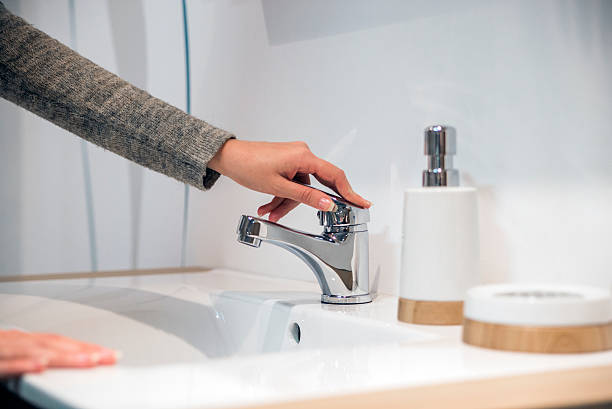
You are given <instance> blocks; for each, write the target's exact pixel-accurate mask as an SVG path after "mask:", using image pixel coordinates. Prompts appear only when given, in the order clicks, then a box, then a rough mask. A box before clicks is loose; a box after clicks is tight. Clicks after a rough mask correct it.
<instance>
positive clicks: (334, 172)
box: [314, 157, 372, 208]
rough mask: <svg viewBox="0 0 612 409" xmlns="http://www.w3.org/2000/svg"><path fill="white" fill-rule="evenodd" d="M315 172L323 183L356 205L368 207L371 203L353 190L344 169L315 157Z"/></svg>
mask: <svg viewBox="0 0 612 409" xmlns="http://www.w3.org/2000/svg"><path fill="white" fill-rule="evenodd" d="M315 162H316V164H315V169H316V171H315V173H314V176H315V177H316V178H317V180H318V181H319V182H321V183H322V184H323V185H325V186H327V187H329V188H330V189H333V190H335V191H336V192H338V193H339V194H340V196H342V197H343V198H345V199H346V200H348V201H349V202H352V203H354V204H356V205H358V206H361V207H365V208H369V207H370V206H372V203H371V202H369V201H368V200H366V199H364V198H363V197H361V196H359V195H358V194H357V193H355V192H354V191H353V188H352V187H351V185H350V183H349V181H348V179H347V177H346V175H345V173H344V171H343V170H342V169H340V168H338V167H336V166H334V165H332V164H331V163H329V162H327V161H325V160H323V159H320V158H316V157H315Z"/></svg>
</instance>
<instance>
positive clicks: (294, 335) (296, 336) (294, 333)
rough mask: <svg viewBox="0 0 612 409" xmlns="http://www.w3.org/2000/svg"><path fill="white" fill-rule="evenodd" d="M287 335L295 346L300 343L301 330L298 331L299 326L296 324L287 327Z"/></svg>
mask: <svg viewBox="0 0 612 409" xmlns="http://www.w3.org/2000/svg"><path fill="white" fill-rule="evenodd" d="M289 334H290V335H291V339H292V340H293V341H294V342H295V343H296V344H299V343H300V340H301V339H302V330H301V329H300V326H299V325H298V323H297V322H294V323H293V324H291V326H290V327H289Z"/></svg>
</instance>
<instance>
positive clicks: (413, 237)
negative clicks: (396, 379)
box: [398, 125, 480, 325]
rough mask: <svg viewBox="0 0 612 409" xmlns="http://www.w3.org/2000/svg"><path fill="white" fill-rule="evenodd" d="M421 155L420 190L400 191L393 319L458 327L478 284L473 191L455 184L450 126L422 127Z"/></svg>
mask: <svg viewBox="0 0 612 409" xmlns="http://www.w3.org/2000/svg"><path fill="white" fill-rule="evenodd" d="M424 153H425V156H426V158H427V168H426V169H425V170H423V177H422V181H423V182H422V187H419V188H412V189H407V190H406V191H405V192H404V220H403V237H402V261H401V271H400V280H399V295H400V297H399V305H398V319H399V320H400V321H404V322H409V323H414V324H429V325H459V324H461V322H462V320H463V300H464V298H465V295H466V292H467V290H468V289H469V288H471V287H473V286H475V285H478V284H479V282H480V274H479V239H478V207H477V196H476V189H475V188H472V187H463V186H459V171H458V170H457V169H455V168H454V167H453V156H454V155H456V153H457V136H456V131H455V129H454V128H452V127H449V126H444V125H433V126H429V127H427V128H425V132H424Z"/></svg>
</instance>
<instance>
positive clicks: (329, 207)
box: [319, 197, 336, 212]
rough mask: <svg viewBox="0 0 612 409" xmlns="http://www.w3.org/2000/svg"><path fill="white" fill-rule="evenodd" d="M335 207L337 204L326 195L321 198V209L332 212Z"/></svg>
mask: <svg viewBox="0 0 612 409" xmlns="http://www.w3.org/2000/svg"><path fill="white" fill-rule="evenodd" d="M334 207H336V205H335V204H334V203H333V202H332V201H331V200H329V199H328V198H326V197H322V198H321V199H320V200H319V209H321V210H323V211H326V212H331V211H333V210H334Z"/></svg>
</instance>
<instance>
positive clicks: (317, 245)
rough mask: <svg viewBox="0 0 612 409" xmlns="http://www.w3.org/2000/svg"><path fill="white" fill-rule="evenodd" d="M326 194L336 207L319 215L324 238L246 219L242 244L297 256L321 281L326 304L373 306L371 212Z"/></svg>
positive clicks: (242, 225)
mask: <svg viewBox="0 0 612 409" xmlns="http://www.w3.org/2000/svg"><path fill="white" fill-rule="evenodd" d="M309 187H310V188H312V187H311V186H309ZM312 189H314V188H312ZM325 193H326V194H327V195H329V196H330V197H331V199H332V201H333V202H334V204H335V208H334V210H333V211H330V212H322V211H319V212H318V213H317V215H318V216H319V222H320V224H321V225H322V226H323V233H321V234H320V235H316V234H310V233H305V232H302V231H299V230H294V229H291V228H289V227H285V226H282V225H280V224H278V223H274V222H271V221H268V220H264V219H261V218H259V217H253V216H246V215H243V216H242V217H241V218H240V223H239V224H238V229H237V233H238V241H239V242H240V243H243V244H246V245H249V246H253V247H259V246H260V245H261V242H262V241H265V242H268V243H270V244H274V245H276V246H279V247H282V248H284V249H285V250H288V251H290V252H291V253H293V254H295V255H296V256H298V257H299V258H300V259H301V260H302V261H304V262H305V263H306V264H307V265H308V267H310V269H311V270H312V272H313V273H314V275H315V277H316V278H317V281H318V282H319V286H320V287H321V292H322V293H323V294H322V295H321V301H322V302H324V303H328V304H362V303H368V302H370V301H372V296H371V295H370V292H369V287H370V278H369V274H368V268H369V265H368V253H369V243H368V226H367V224H366V223H367V222H369V221H370V212H369V210H368V209H363V208H361V207H359V206H357V205H354V204H352V203H349V202H347V201H346V200H344V199H342V198H340V197H338V196H335V195H332V194H329V193H328V192H325Z"/></svg>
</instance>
